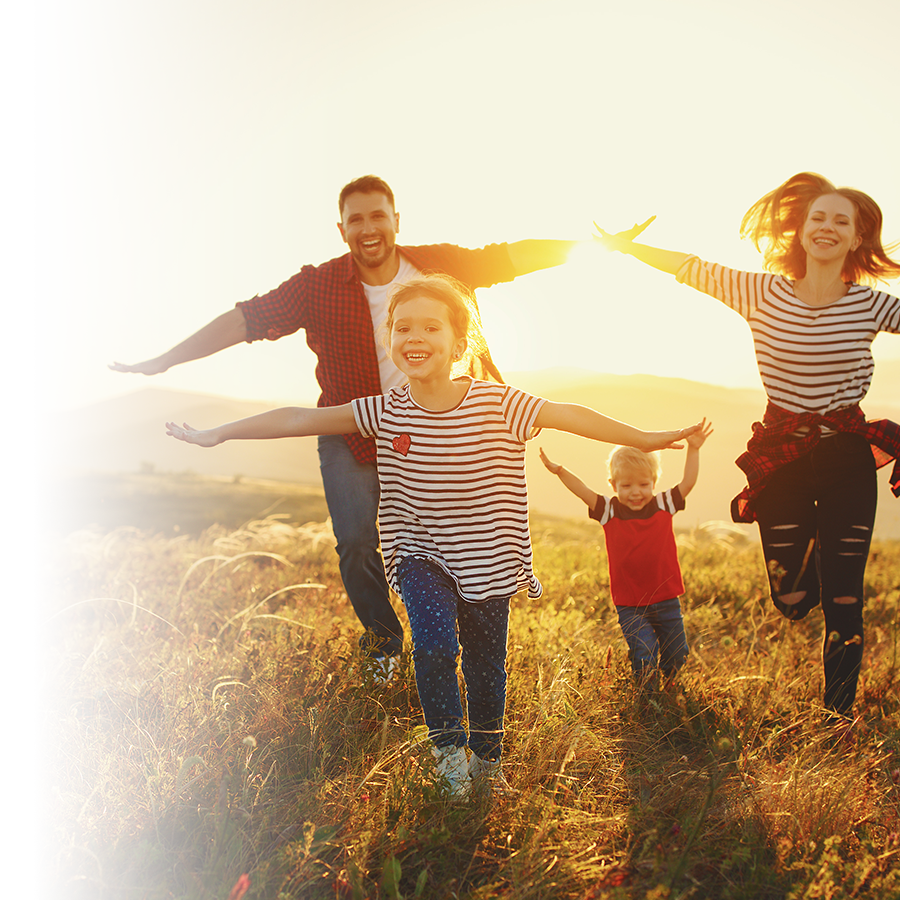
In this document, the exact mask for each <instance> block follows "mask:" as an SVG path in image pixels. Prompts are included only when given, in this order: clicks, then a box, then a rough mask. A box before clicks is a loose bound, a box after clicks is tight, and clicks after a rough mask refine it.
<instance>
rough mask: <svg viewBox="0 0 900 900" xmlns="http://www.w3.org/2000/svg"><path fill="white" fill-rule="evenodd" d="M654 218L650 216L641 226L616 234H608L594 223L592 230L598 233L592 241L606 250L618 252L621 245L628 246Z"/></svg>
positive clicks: (634, 226) (633, 226) (635, 225)
mask: <svg viewBox="0 0 900 900" xmlns="http://www.w3.org/2000/svg"><path fill="white" fill-rule="evenodd" d="M655 218H656V216H650V218H649V219H647V221H646V222H644V223H642V224H641V225H638V224H634V225H632V226H631V228H629V229H628V230H627V231H619V232H616V234H609V233H608V232H606V231H604V230H603V229H602V228H601V227H600V226H599V225H598V224H597V223H596V222H594V228H596V229H597V231H598V232H599V233H598V234H595V235H594V240H595V241H597V243H598V244H601V245H602V246H604V247H605V248H606V249H607V250H618V249H620V248H621V246H622V244H630V243H631V242H632V241H633V240H634V239H635V238H636V237H637V236H638V235H639V234H641V233H642V232H643V231H644V230H645V229H646V228H647V226H648V225H649V224H650V223H651V222H652V221H653V220H654V219H655Z"/></svg>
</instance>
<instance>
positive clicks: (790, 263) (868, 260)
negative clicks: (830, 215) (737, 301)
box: [741, 172, 900, 284]
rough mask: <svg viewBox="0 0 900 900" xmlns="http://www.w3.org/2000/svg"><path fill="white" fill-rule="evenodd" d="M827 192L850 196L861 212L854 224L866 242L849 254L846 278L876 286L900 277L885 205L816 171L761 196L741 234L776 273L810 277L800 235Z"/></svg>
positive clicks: (844, 275)
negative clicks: (885, 241) (884, 233)
mask: <svg viewBox="0 0 900 900" xmlns="http://www.w3.org/2000/svg"><path fill="white" fill-rule="evenodd" d="M826 194H839V195H840V196H841V197H845V198H846V199H847V200H849V201H850V202H851V203H852V204H853V207H854V209H855V210H856V217H855V222H854V223H853V224H854V227H855V228H856V233H857V235H858V236H859V238H860V244H859V246H858V247H857V248H856V249H855V250H851V251H850V252H849V253H848V254H847V258H846V260H845V261H844V268H843V270H842V271H841V277H842V278H843V279H844V280H845V281H856V282H860V283H862V284H865V283H870V284H874V283H875V282H876V281H879V280H886V279H888V278H894V277H896V276H897V275H900V262H895V261H894V260H893V259H891V257H890V256H889V255H888V254H889V252H894V251H895V250H896V249H897V248H896V245H891V246H889V247H887V248H884V247H883V246H882V245H881V222H882V216H881V209H880V208H879V207H878V204H877V203H876V202H875V201H874V200H873V199H872V198H871V197H870V196H869V195H868V194H864V193H863V192H862V191H857V190H854V189H853V188H838V187H835V186H834V185H833V184H832V183H831V182H830V181H829V180H828V179H827V178H823V177H822V176H821V175H816V174H815V172H800V173H799V174H798V175H794V176H793V177H791V178H788V180H787V181H785V183H784V184H782V185H781V186H780V187H777V188H775V190H774V191H770V192H769V193H768V194H766V195H765V197H762V198H761V199H760V200H757V201H756V203H754V204H753V206H751V207H750V209H748V210H747V212H746V213H745V215H744V218H743V219H742V220H741V237H749V238H751V239H752V241H753V243H754V245H755V246H756V249H757V250H759V251H761V252H762V254H763V257H764V259H765V261H766V268H767V269H768V270H769V271H770V272H777V273H778V274H780V275H787V276H788V277H789V278H793V279H798V278H803V276H804V275H806V251H805V250H804V249H803V246H802V244H801V243H800V233H801V232H802V230H803V225H804V223H805V222H806V216H807V213H808V211H809V207H810V205H811V204H812V203H813V201H814V200H817V199H818V198H819V197H823V196H825V195H826Z"/></svg>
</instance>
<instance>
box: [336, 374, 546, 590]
mask: <svg viewBox="0 0 900 900" xmlns="http://www.w3.org/2000/svg"><path fill="white" fill-rule="evenodd" d="M544 402H545V401H544V400H542V399H540V398H538V397H533V396H531V395H530V394H526V393H524V392H523V391H520V390H518V389H516V388H514V387H511V386H510V385H506V384H495V383H493V382H486V381H471V383H470V385H469V390H468V392H467V393H466V396H465V398H464V399H463V400H462V402H461V403H460V404H459V406H457V407H456V408H454V409H450V410H444V411H440V412H435V411H433V410H428V409H424V408H422V407H421V406H419V405H418V404H417V403H416V402H415V401H414V400H413V399H412V397H411V396H410V393H409V386H408V385H406V386H404V387H402V388H394V389H392V390H391V391H390V392H389V393H387V394H383V395H380V396H377V397H362V398H360V399H358V400H354V401H353V403H352V406H353V415H354V416H355V418H356V424H357V426H358V428H359V430H360V433H361V434H363V435H366V436H367V437H374V438H375V442H376V447H377V451H378V478H379V481H380V483H381V501H380V504H379V508H378V522H379V525H378V530H379V532H380V534H381V552H382V555H383V556H384V565H385V572H386V574H387V578H388V582H389V583H390V585H391V587H392V588H393V589H394V590H395V591H397V592H398V593H399V585H398V582H397V566H398V565H399V564H400V561H401V560H402V559H403V558H404V557H406V556H411V555H417V556H427V557H428V558H430V559H432V560H434V561H435V562H437V563H438V564H439V565H441V566H442V567H443V568H444V569H445V570H446V571H447V572H448V573H449V574H450V575H451V577H452V578H453V579H454V580H455V582H456V584H457V586H458V587H459V592H460V596H461V597H463V599H465V600H469V601H472V602H476V603H477V602H479V601H483V600H488V599H492V598H496V597H511V596H513V594H516V593H518V592H519V591H521V590H527V591H528V595H529V596H530V597H533V598H534V597H540V595H541V592H542V590H543V589H542V587H541V583H540V582H539V581H538V580H537V578H536V577H535V575H534V572H533V570H532V551H531V537H530V534H529V531H528V494H527V490H526V486H525V441H527V440H528V439H529V438H531V437H533V434H532V432H533V431H534V422H535V418H536V417H537V414H538V411H539V410H540V408H541V407H542V406H543V404H544Z"/></svg>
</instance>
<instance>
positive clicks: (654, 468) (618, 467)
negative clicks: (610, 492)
mask: <svg viewBox="0 0 900 900" xmlns="http://www.w3.org/2000/svg"><path fill="white" fill-rule="evenodd" d="M607 466H608V467H609V480H610V481H611V482H612V483H613V484H615V483H616V482H617V481H618V480H619V475H621V474H622V472H623V471H624V470H626V469H636V470H637V471H638V472H646V473H647V474H648V475H649V476H650V478H651V479H652V480H653V483H654V484H656V479H657V478H659V470H660V462H659V453H658V452H657V451H654V452H653V453H645V452H644V451H643V450H638V449H637V447H616V448H614V449H613V451H612V453H610V454H609V459H608V460H607Z"/></svg>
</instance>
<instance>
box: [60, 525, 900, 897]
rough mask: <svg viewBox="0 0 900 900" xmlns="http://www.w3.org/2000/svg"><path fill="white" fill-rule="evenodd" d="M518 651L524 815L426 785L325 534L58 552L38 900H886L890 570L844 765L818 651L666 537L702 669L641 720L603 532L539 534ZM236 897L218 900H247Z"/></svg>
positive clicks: (689, 671)
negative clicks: (371, 666)
mask: <svg viewBox="0 0 900 900" xmlns="http://www.w3.org/2000/svg"><path fill="white" fill-rule="evenodd" d="M534 531H535V555H536V561H537V567H538V570H539V572H540V574H541V576H542V579H543V581H544V583H545V587H546V591H545V596H544V598H543V599H542V600H541V601H540V602H538V603H533V602H528V601H526V600H523V599H518V600H516V601H515V603H514V607H513V614H512V620H511V627H510V657H509V668H510V684H509V702H508V733H507V739H506V745H505V746H506V757H505V758H506V771H507V775H508V778H509V780H510V782H511V784H512V785H513V787H514V788H516V790H517V792H518V793H517V794H516V796H515V797H514V798H512V799H509V800H497V801H495V802H493V803H492V802H489V801H478V802H476V803H474V804H472V805H469V806H448V805H447V804H446V803H444V802H442V801H441V800H440V798H439V797H438V796H437V795H435V794H434V792H433V791H432V790H431V789H430V788H429V786H428V782H427V779H425V778H423V777H422V775H423V769H427V767H428V766H429V758H428V754H427V752H425V751H426V747H425V744H424V743H423V738H424V733H423V727H422V724H421V714H420V712H419V708H418V703H417V698H416V694H415V687H414V681H413V677H412V673H411V671H410V667H409V663H408V661H407V665H406V668H405V670H404V672H403V677H402V678H401V679H400V680H399V681H398V682H397V683H395V684H394V685H392V686H390V687H389V688H388V689H386V690H377V689H373V687H372V685H371V683H370V682H367V680H366V676H365V673H364V672H363V671H362V670H361V668H360V660H359V658H358V655H357V651H356V648H355V641H356V625H355V620H354V618H353V616H352V612H351V611H350V610H349V607H348V604H347V601H346V598H345V596H344V595H343V591H342V586H341V583H340V579H339V577H338V573H337V568H336V564H335V557H334V552H333V549H332V546H331V541H330V538H329V535H328V532H327V529H326V527H325V526H322V525H308V526H290V525H287V524H285V523H284V522H283V521H281V520H279V519H277V518H270V519H267V520H264V521H259V522H253V523H250V524H248V525H247V526H245V527H243V528H241V529H238V530H237V531H232V532H227V531H225V530H223V529H211V530H209V531H207V532H205V533H204V534H203V535H201V536H200V537H196V538H195V537H189V536H182V537H176V538H164V537H160V536H156V537H154V536H151V535H148V534H145V533H140V532H138V531H135V530H133V529H119V530H116V531H113V532H110V533H108V534H105V535H98V534H88V533H79V534H76V535H73V536H72V537H71V538H70V539H69V541H68V542H67V546H66V554H67V556H66V559H65V561H64V564H63V565H62V566H61V567H60V572H61V578H60V585H59V590H58V595H57V603H56V611H55V614H54V616H53V618H52V620H51V622H50V628H51V640H52V645H53V647H54V654H53V658H52V679H51V683H52V685H53V689H52V691H51V692H50V694H49V696H48V697H47V698H46V707H47V709H46V711H47V714H48V718H49V720H50V721H52V722H53V723H54V729H55V734H54V741H53V746H54V759H53V760H52V761H51V762H50V763H49V765H50V766H51V767H52V771H53V773H54V774H53V779H52V781H53V785H54V796H53V809H52V810H51V815H50V817H49V818H50V820H51V821H52V822H53V823H54V827H55V830H56V834H55V836H54V845H55V846H56V847H58V848H59V851H58V853H57V854H56V855H55V857H54V859H53V860H52V866H53V871H54V879H55V882H56V885H57V887H56V888H55V893H54V897H59V898H66V900H69V898H72V900H81V898H85V900H86V898H91V900H106V898H110V900H112V898H116V900H118V898H147V900H150V898H198V900H199V898H223V900H224V898H226V897H228V896H229V892H230V891H231V889H232V887H233V886H235V885H237V884H238V881H239V878H240V876H241V875H242V874H243V873H247V874H249V878H250V887H249V890H248V891H247V893H246V898H248V900H249V898H271V900H276V898H278V900H281V898H285V900H286V898H303V900H307V898H310V900H316V898H336V897H340V898H382V897H383V898H400V897H403V898H411V897H422V898H429V900H431V898H443V897H447V898H450V897H458V898H469V900H476V898H478V900H487V898H501V897H502V898H515V900H526V898H556V897H559V898H578V900H588V898H593V900H600V898H626V897H655V898H673V900H674V898H676V897H685V898H686V897H695V898H718V897H721V898H735V900H737V898H747V900H750V898H753V900H758V898H780V897H792V898H816V897H872V898H879V900H881V898H886V897H895V896H900V874H898V871H897V866H896V862H897V860H898V859H900V789H898V783H897V782H898V780H900V709H898V699H897V676H898V658H897V640H898V627H897V626H898V624H900V623H898V609H900V591H898V589H897V585H898V584H900V546H898V545H895V544H894V545H882V546H879V547H878V548H876V550H875V552H874V553H873V559H872V563H871V566H870V575H869V596H870V600H869V604H868V612H867V615H868V622H869V625H868V630H867V639H868V645H867V652H866V668H865V672H864V675H863V680H862V684H861V688H860V694H859V702H858V712H859V716H860V720H859V723H858V725H857V728H856V734H857V742H856V744H855V745H854V746H848V745H843V744H841V743H840V742H837V741H835V739H834V735H833V734H832V733H831V732H830V731H829V730H828V729H826V728H824V727H823V726H822V724H821V710H820V709H819V707H818V704H819V703H820V697H821V675H820V669H821V665H820V663H819V647H820V644H821V637H822V635H821V624H820V622H817V621H816V617H815V616H810V617H809V622H803V623H799V624H797V625H788V623H785V622H784V621H783V620H781V619H780V618H778V617H777V616H775V615H773V614H772V612H771V611H770V609H769V607H768V606H767V605H766V604H765V602H764V601H763V590H764V587H763V583H762V567H761V563H760V560H759V556H758V552H757V550H756V547H755V546H754V545H753V544H749V543H747V544H745V543H743V542H742V541H741V540H740V539H739V538H736V537H734V536H728V535H726V536H725V537H724V538H723V537H722V536H721V535H718V536H717V535H715V534H705V533H702V532H698V533H696V534H693V535H688V536H685V537H684V539H683V540H682V549H681V554H682V563H683V568H684V571H685V577H686V583H687V590H688V601H687V603H686V621H687V625H688V629H689V637H690V640H691V650H692V657H691V660H690V662H689V665H688V667H687V668H686V670H685V672H684V673H683V677H682V679H681V682H680V684H679V685H678V687H677V689H675V690H673V691H671V692H669V693H659V694H652V695H641V694H640V693H639V692H637V691H636V690H635V689H634V687H633V685H632V683H631V680H630V676H629V672H628V665H627V660H626V658H625V652H624V645H623V642H622V640H621V638H620V636H619V632H618V626H617V624H616V621H615V616H614V613H613V610H612V608H611V606H610V603H609V596H608V588H607V584H606V575H605V559H604V557H603V552H602V540H601V539H600V535H599V531H598V530H597V529H595V528H591V527H590V526H589V525H585V526H584V527H582V526H581V525H580V524H578V525H576V524H574V523H568V522H555V521H550V520H538V521H537V522H536V524H535V528H534ZM241 890H242V888H241V887H238V889H237V891H236V893H235V895H236V896H237V894H239V893H240V891H241Z"/></svg>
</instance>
